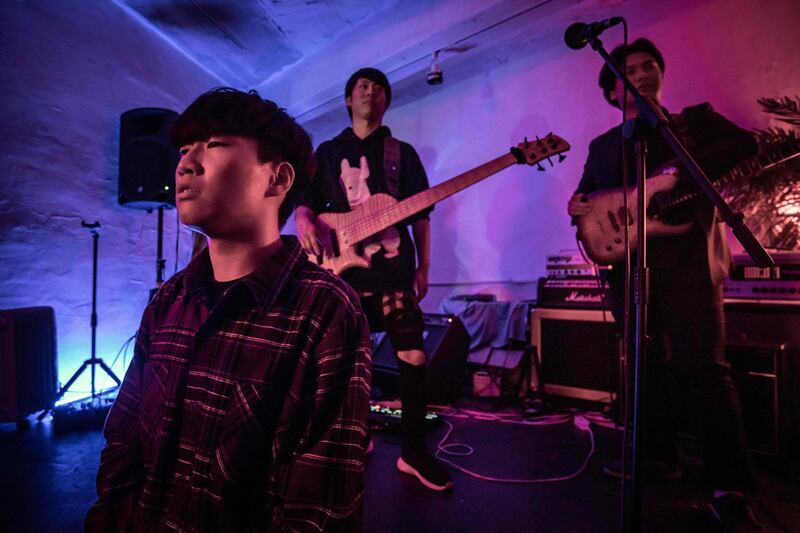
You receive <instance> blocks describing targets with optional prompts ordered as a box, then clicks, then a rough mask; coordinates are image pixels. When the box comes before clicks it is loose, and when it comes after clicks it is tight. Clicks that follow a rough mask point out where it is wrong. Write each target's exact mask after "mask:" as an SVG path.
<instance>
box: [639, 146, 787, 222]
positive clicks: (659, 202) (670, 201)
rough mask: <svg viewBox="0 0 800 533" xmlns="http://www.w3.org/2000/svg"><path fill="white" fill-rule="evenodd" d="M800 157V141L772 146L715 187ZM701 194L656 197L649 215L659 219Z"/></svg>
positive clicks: (720, 179) (687, 193)
mask: <svg viewBox="0 0 800 533" xmlns="http://www.w3.org/2000/svg"><path fill="white" fill-rule="evenodd" d="M798 156H800V140H795V141H791V142H787V143H783V144H780V145H777V146H771V147H769V148H767V149H766V150H765V151H764V152H763V153H761V154H759V155H757V156H754V157H751V158H749V159H746V160H745V161H743V162H741V163H739V164H738V165H736V166H735V167H733V168H732V169H731V170H729V171H728V172H726V173H725V174H723V175H722V177H720V178H719V179H718V180H716V181H715V182H714V186H715V187H716V188H717V189H720V188H721V187H724V186H726V185H728V184H730V183H733V182H736V181H739V180H741V179H745V178H752V177H754V176H757V175H758V174H760V173H761V172H764V171H765V170H767V169H769V168H772V167H774V166H776V165H780V164H782V163H784V162H786V161H788V160H790V159H794V158H795V157H798ZM701 194H703V192H702V191H699V190H698V191H687V192H673V193H668V194H663V195H656V196H654V197H653V199H652V200H651V205H650V207H649V208H648V213H650V214H651V215H652V216H655V217H659V216H660V215H662V214H663V213H664V212H665V211H666V210H668V209H670V208H672V207H675V206H676V205H679V204H682V203H684V202H687V201H689V200H691V199H692V198H696V197H698V196H700V195H701Z"/></svg>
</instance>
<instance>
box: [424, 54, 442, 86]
mask: <svg viewBox="0 0 800 533" xmlns="http://www.w3.org/2000/svg"><path fill="white" fill-rule="evenodd" d="M443 81H444V76H443V75H442V67H440V66H439V51H438V50H437V51H435V52H434V53H433V59H432V60H431V66H430V68H429V69H428V85H441V84H442V82H443Z"/></svg>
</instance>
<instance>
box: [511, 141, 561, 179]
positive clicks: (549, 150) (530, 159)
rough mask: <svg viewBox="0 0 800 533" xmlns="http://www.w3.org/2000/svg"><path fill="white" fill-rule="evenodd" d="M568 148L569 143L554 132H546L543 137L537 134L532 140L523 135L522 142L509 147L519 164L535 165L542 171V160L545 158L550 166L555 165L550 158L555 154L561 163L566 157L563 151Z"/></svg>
mask: <svg viewBox="0 0 800 533" xmlns="http://www.w3.org/2000/svg"><path fill="white" fill-rule="evenodd" d="M569 149H570V145H569V143H568V142H567V141H565V140H564V139H562V138H561V137H559V136H558V135H555V134H554V133H548V134H547V135H546V136H545V137H544V138H543V139H540V138H539V137H538V136H537V137H536V139H535V140H532V141H529V140H528V138H527V137H525V140H524V141H523V142H521V143H519V144H518V145H516V146H515V147H513V148H511V153H512V154H513V155H514V157H515V158H516V159H517V163H519V164H520V165H522V164H526V165H536V168H537V170H540V171H544V167H543V166H542V163H541V162H542V161H544V160H545V159H546V160H547V162H548V163H550V166H551V167H552V166H555V165H553V160H552V159H550V158H551V157H553V156H555V155H557V156H558V162H559V163H561V162H562V161H563V160H564V159H566V158H567V156H565V155H564V152H566V151H567V150H569Z"/></svg>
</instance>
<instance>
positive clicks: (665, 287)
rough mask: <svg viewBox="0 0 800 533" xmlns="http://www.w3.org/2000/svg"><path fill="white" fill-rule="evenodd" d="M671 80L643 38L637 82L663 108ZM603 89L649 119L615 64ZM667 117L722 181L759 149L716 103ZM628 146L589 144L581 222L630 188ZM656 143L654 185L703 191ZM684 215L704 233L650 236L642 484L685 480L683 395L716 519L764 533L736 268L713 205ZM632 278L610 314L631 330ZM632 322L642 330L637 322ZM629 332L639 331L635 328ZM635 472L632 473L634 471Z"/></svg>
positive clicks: (631, 68) (612, 133) (610, 137)
mask: <svg viewBox="0 0 800 533" xmlns="http://www.w3.org/2000/svg"><path fill="white" fill-rule="evenodd" d="M623 54H625V50H624V48H623V47H622V46H619V47H617V48H616V49H615V50H614V51H613V52H612V53H611V57H612V58H613V59H614V60H615V61H616V62H617V64H620V65H621V64H622V63H623V59H624V56H623ZM663 73H664V58H663V56H662V55H661V53H660V52H659V51H658V49H657V48H656V47H655V45H654V44H653V43H652V42H650V41H649V40H647V39H637V40H636V41H634V42H633V43H632V44H631V45H629V46H628V48H627V76H628V78H629V80H630V81H631V82H632V83H633V84H634V86H636V88H637V89H638V90H639V91H640V92H641V93H642V94H643V95H644V96H648V97H650V98H652V99H654V100H655V101H656V103H657V104H659V105H660V104H661V92H662V85H663ZM599 85H600V87H601V88H602V90H603V96H604V97H605V99H606V100H607V101H608V103H609V104H611V105H613V106H615V107H617V108H620V109H622V108H623V106H624V108H625V110H626V112H627V116H628V117H629V118H632V117H635V116H636V115H637V114H638V111H637V108H636V105H635V103H634V100H633V98H632V97H631V96H630V95H628V98H627V100H625V97H624V92H623V86H622V83H621V82H619V81H618V80H617V79H616V77H615V76H614V75H613V74H612V72H611V70H610V69H609V68H608V67H607V66H604V67H603V69H602V70H601V72H600V79H599ZM668 116H669V117H670V119H671V121H672V124H673V126H674V127H675V130H676V132H677V133H678V135H679V136H680V137H681V140H682V141H683V142H684V144H685V145H686V146H687V148H689V150H690V152H691V153H692V155H693V156H694V158H695V159H696V160H697V161H698V163H699V164H700V166H701V167H702V168H703V170H704V171H705V172H706V173H707V175H708V176H709V177H710V179H712V180H714V179H716V178H718V177H719V176H720V175H722V174H723V173H724V172H725V171H727V170H728V169H730V168H732V167H733V166H735V165H736V163H738V162H739V161H741V160H742V159H745V158H747V157H749V156H751V155H753V154H755V153H756V151H757V146H756V142H755V140H754V139H753V138H752V136H751V135H749V134H748V133H747V132H746V131H744V130H742V129H741V128H739V127H737V126H736V125H735V124H733V123H732V122H730V121H729V120H727V119H725V118H724V117H723V116H721V115H720V114H719V113H716V112H715V111H714V110H713V109H712V108H711V106H710V105H709V104H708V103H703V104H699V105H696V106H693V107H688V108H686V109H684V110H683V111H682V112H681V113H680V114H678V115H668ZM622 142H623V141H622V132H621V127H620V126H617V127H615V128H612V129H611V130H609V131H607V132H606V133H604V134H602V135H600V136H599V137H597V138H596V139H594V140H593V141H592V142H591V144H590V145H589V157H588V159H587V161H586V164H585V167H584V173H583V176H582V177H581V180H580V183H579V184H578V187H577V189H576V191H575V194H574V195H573V196H572V197H571V198H570V200H569V203H568V204H567V212H568V213H569V215H570V216H571V217H573V222H574V221H575V220H577V218H578V217H581V216H585V215H587V214H589V213H590V212H591V211H592V207H593V205H592V201H591V198H590V195H591V193H593V192H596V191H601V190H608V189H618V188H621V187H622V185H623V182H622V180H623V162H622ZM647 145H648V152H647V171H648V176H649V177H651V178H653V177H657V176H663V175H664V174H674V175H676V176H677V177H678V185H677V187H687V188H691V187H694V184H693V183H690V179H689V178H688V177H685V178H682V177H681V176H682V174H683V173H684V172H685V171H684V169H683V168H681V165H680V163H679V162H678V161H677V160H676V159H674V155H673V153H672V151H671V150H670V148H669V147H668V146H667V144H666V143H665V142H664V141H663V140H662V139H661V137H660V135H658V133H656V132H650V133H649V134H648V135H647ZM626 153H627V157H628V169H629V172H628V176H629V181H630V186H631V188H633V187H635V180H636V177H635V166H634V150H633V146H632V143H631V146H629V147H627V150H626ZM662 179H663V178H662ZM587 195H589V196H587ZM673 215H674V218H673V219H671V220H669V222H671V223H676V224H679V223H680V224H683V223H686V222H693V225H692V226H691V227H690V229H688V230H687V231H686V232H685V233H683V234H681V235H672V236H650V237H649V238H648V240H647V246H648V253H647V258H648V263H649V264H648V266H649V269H650V285H649V288H650V294H649V301H648V311H649V315H648V328H649V331H648V346H647V362H646V365H645V368H646V376H645V386H644V390H645V395H646V397H647V400H646V407H645V409H644V412H645V413H646V414H645V417H644V419H643V423H644V428H645V429H644V441H645V447H644V452H643V457H644V463H643V466H642V475H643V476H644V479H648V478H649V479H653V478H661V479H678V478H680V477H681V475H682V470H681V467H680V465H679V464H678V461H677V454H676V451H675V442H674V437H675V424H674V417H673V413H672V412H671V406H672V405H675V403H674V402H673V401H671V400H672V399H671V397H670V395H671V394H672V393H674V392H677V391H680V393H682V394H683V395H685V396H686V398H685V400H686V401H685V402H684V403H685V404H686V405H688V406H690V407H691V409H692V410H693V411H694V412H695V413H696V419H697V427H698V432H699V435H698V437H699V440H700V445H701V448H702V452H703V459H704V463H705V472H706V474H707V476H708V482H709V483H710V486H711V487H713V488H714V493H713V498H712V500H711V505H710V510H711V512H712V514H713V516H714V518H715V519H716V520H718V521H719V522H720V525H721V526H722V528H723V530H724V531H761V528H760V526H759V524H758V521H757V519H756V518H755V515H754V513H753V511H752V509H751V508H750V506H749V505H748V503H747V501H746V499H745V498H744V492H745V491H747V490H753V489H755V480H754V476H753V472H752V469H751V466H750V462H749V458H748V453H747V447H746V441H745V436H744V429H743V426H742V421H741V414H740V408H739V400H738V396H737V394H736V389H735V387H734V384H733V380H732V378H731V371H730V366H729V364H728V362H727V361H726V359H725V352H724V348H725V336H724V314H723V305H722V281H723V279H724V278H725V276H726V275H727V273H728V268H729V265H730V263H731V259H730V251H729V249H728V244H727V241H726V237H725V232H724V226H723V225H722V224H721V223H720V221H719V220H718V215H717V213H716V211H715V209H714V207H713V206H712V205H711V203H710V202H709V201H708V200H707V199H706V198H705V197H701V198H698V199H696V200H695V201H694V202H693V203H689V204H688V205H685V206H682V207H681V208H680V210H679V211H678V212H676V213H673ZM584 238H586V236H584ZM623 259H624V254H623ZM631 264H632V265H634V264H635V259H632V260H631ZM624 270H625V267H624V262H622V263H619V264H614V265H613V268H612V270H611V273H610V275H609V279H608V282H609V285H610V288H611V295H610V303H611V309H612V313H613V315H614V318H615V321H616V323H617V324H618V325H619V326H620V331H621V324H622V323H623V319H624V317H623V309H624V303H625V302H624V290H625V286H624V285H625V281H624ZM632 292H633V291H632V290H631V293H632ZM631 309H634V308H633V304H631ZM630 318H631V321H632V322H633V321H634V320H635V313H634V312H631V314H630ZM630 330H631V331H632V332H634V331H635V326H633V325H632V326H631V328H630ZM629 346H630V350H629V353H630V354H633V353H634V349H635V348H634V344H633V343H632V342H629ZM671 380H674V381H675V382H674V383H672V382H671ZM675 385H677V386H675ZM604 470H605V472H606V473H607V474H609V475H612V476H616V477H621V475H622V464H621V463H620V462H618V463H614V464H610V465H607V466H606V467H605V468H604ZM626 472H630V468H629V467H628V468H626Z"/></svg>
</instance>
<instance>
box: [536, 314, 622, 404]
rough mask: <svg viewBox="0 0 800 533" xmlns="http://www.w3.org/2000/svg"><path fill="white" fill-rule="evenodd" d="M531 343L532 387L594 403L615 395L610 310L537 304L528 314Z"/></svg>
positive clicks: (614, 348)
mask: <svg viewBox="0 0 800 533" xmlns="http://www.w3.org/2000/svg"><path fill="white" fill-rule="evenodd" d="M530 333H531V346H532V347H533V349H534V350H536V356H537V357H538V358H539V365H538V366H539V371H540V372H541V374H540V375H539V376H536V375H534V372H533V370H532V372H531V388H532V389H534V390H538V388H539V385H541V386H542V387H543V388H544V391H545V392H546V393H548V394H553V395H556V396H566V397H571V398H577V399H581V400H589V401H596V402H612V401H613V400H614V398H615V397H616V391H617V383H618V380H619V378H618V375H619V368H618V367H619V365H618V364H617V361H618V355H617V354H618V353H619V349H618V341H617V334H616V331H615V329H614V318H613V317H612V316H611V312H610V311H602V310H597V309H550V308H540V307H538V308H536V309H533V310H532V311H531V315H530Z"/></svg>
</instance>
